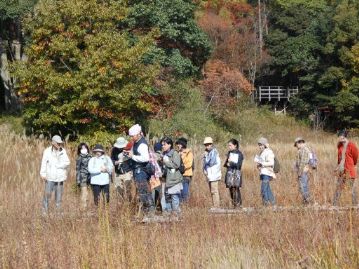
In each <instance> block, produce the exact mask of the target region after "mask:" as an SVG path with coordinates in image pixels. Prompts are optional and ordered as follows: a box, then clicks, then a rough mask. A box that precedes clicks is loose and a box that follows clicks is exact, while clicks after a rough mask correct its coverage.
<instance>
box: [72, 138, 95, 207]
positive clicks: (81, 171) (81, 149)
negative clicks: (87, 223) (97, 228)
mask: <svg viewBox="0 0 359 269" xmlns="http://www.w3.org/2000/svg"><path fill="white" fill-rule="evenodd" d="M77 156H78V157H77V159H76V183H77V185H78V186H79V187H80V191H81V198H80V200H81V209H86V207H87V201H88V186H89V185H90V173H89V170H88V163H89V161H90V159H91V157H92V156H91V155H90V150H89V147H88V145H87V144H86V143H80V144H79V146H78V147H77Z"/></svg>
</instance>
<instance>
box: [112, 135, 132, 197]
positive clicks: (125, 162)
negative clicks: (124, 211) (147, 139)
mask: <svg viewBox="0 0 359 269" xmlns="http://www.w3.org/2000/svg"><path fill="white" fill-rule="evenodd" d="M128 144H129V143H128V141H127V140H126V139H125V138H124V137H119V138H117V140H116V143H115V144H114V145H113V148H112V151H111V160H112V163H113V164H114V166H115V178H114V186H115V189H116V191H117V193H118V195H119V196H120V197H121V198H122V200H123V201H127V202H131V201H132V194H131V185H132V167H131V159H130V158H129V157H128V154H127V153H126V151H125V150H130V149H131V147H132V145H131V146H130V147H129V148H128Z"/></svg>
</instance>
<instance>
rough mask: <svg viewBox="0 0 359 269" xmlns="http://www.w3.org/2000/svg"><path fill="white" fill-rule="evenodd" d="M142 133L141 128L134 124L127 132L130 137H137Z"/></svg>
mask: <svg viewBox="0 0 359 269" xmlns="http://www.w3.org/2000/svg"><path fill="white" fill-rule="evenodd" d="M141 132H142V128H141V126H140V125H139V124H135V125H133V126H132V127H131V128H130V129H129V130H128V134H129V135H130V136H134V135H138V134H140V133H141Z"/></svg>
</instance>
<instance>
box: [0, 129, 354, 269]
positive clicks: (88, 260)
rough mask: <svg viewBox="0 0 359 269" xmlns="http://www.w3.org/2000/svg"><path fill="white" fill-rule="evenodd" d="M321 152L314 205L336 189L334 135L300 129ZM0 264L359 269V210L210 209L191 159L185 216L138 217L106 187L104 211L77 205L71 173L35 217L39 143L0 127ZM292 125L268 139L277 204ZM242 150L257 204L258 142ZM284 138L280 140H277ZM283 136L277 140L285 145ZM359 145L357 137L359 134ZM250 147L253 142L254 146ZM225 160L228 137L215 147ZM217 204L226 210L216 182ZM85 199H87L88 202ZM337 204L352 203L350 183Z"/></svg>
mask: <svg viewBox="0 0 359 269" xmlns="http://www.w3.org/2000/svg"><path fill="white" fill-rule="evenodd" d="M303 132H304V133H302V135H305V136H306V137H308V138H309V140H310V141H311V142H310V143H309V144H310V145H311V146H312V147H314V148H315V150H316V153H317V155H318V157H319V161H320V165H319V169H318V171H317V172H316V173H315V175H313V176H312V180H311V189H312V193H313V195H314V197H315V200H316V202H317V203H319V204H323V205H325V204H328V205H329V204H330V203H331V201H332V196H333V193H334V188H335V178H334V176H333V173H332V172H331V171H333V169H334V167H335V161H336V140H335V137H334V136H329V135H325V134H315V133H310V132H309V131H303ZM0 137H1V139H0V148H1V151H0V201H1V204H0V268H359V248H358V246H359V228H358V227H359V211H343V212H335V211H334V212H333V211H320V212H319V211H315V210H306V211H304V210H303V211H295V212H291V211H284V212H273V211H272V210H267V211H262V212H257V213H253V214H245V213H243V214H237V215H213V214H210V213H209V212H208V208H209V207H210V195H209V191H208V186H207V183H206V182H205V180H204V178H203V176H202V174H201V169H200V166H201V165H200V162H199V156H200V155H201V152H202V148H201V146H200V145H199V144H197V145H196V146H194V147H193V149H194V152H195V154H196V156H197V162H196V171H195V177H194V179H193V182H192V185H191V191H192V193H191V200H190V203H189V205H188V206H186V207H184V208H183V213H184V214H183V215H184V218H183V221H182V222H177V223H162V224H159V223H157V224H138V223H134V222H133V221H131V218H132V216H133V214H134V212H133V210H132V209H131V208H130V207H128V206H124V205H121V204H120V203H119V202H118V200H117V199H116V196H115V195H114V194H113V195H112V197H111V201H110V207H109V209H108V210H104V209H102V210H99V211H96V210H95V209H93V208H91V209H89V210H90V212H94V213H95V214H93V215H88V214H83V213H81V212H80V211H79V207H78V203H79V196H78V193H76V191H75V190H74V188H73V187H72V186H73V184H74V182H75V179H74V158H75V156H74V151H73V150H71V148H69V151H70V152H71V156H72V158H71V160H72V165H71V171H70V176H69V179H68V181H67V182H66V185H65V195H64V201H63V210H64V214H63V216H59V215H55V214H51V215H50V216H49V217H47V218H44V217H42V216H41V199H42V194H43V190H44V186H43V184H44V183H43V182H42V181H41V180H40V178H39V166H40V161H41V156H42V151H43V149H44V147H45V146H46V142H41V141H38V140H35V139H30V138H25V137H21V136H19V135H16V134H13V133H11V132H10V131H9V130H8V129H7V128H6V127H4V126H3V127H0ZM294 138H295V133H294V132H292V131H291V132H288V133H285V134H283V137H280V138H279V139H277V140H276V141H274V142H273V145H272V147H273V149H274V151H275V152H276V153H277V156H278V158H279V160H280V162H281V173H280V176H279V177H278V179H277V180H275V181H273V184H272V187H273V191H274V194H275V196H276V200H277V203H278V205H281V206H289V205H296V206H300V202H301V200H300V196H299V194H298V186H297V182H296V179H295V175H294V173H293V171H292V170H293V169H292V167H293V160H294V158H295V153H296V152H295V149H294V147H293V144H292V140H293V139H294ZM255 139H256V138H253V141H248V142H246V143H247V144H244V145H242V150H243V152H244V155H245V158H246V159H245V163H244V167H243V173H244V185H243V188H242V194H243V200H244V201H243V203H244V206H246V207H247V206H253V207H261V199H260V193H259V192H260V182H259V179H258V173H257V171H256V169H255V166H254V165H253V161H252V160H253V157H254V155H255V153H256V150H257V148H256V146H255V144H254V145H253V142H255ZM279 140H281V143H279ZM283 141H284V142H283ZM357 142H358V141H357ZM251 144H252V145H251ZM218 148H219V149H220V152H221V156H223V158H224V154H225V151H226V149H225V143H223V144H219V145H218ZM220 195H221V203H222V207H224V208H230V201H229V195H228V193H227V190H226V189H225V187H224V184H221V188H220ZM91 202H92V201H91ZM341 202H342V204H350V203H351V200H350V193H349V191H348V190H347V191H346V192H345V193H344V195H343V197H342V201H341Z"/></svg>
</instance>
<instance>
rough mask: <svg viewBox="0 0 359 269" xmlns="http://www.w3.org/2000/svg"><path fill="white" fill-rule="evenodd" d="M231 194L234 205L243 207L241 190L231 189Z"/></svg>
mask: <svg viewBox="0 0 359 269" xmlns="http://www.w3.org/2000/svg"><path fill="white" fill-rule="evenodd" d="M229 193H230V195H231V199H232V203H233V205H234V206H241V205H242V196H241V189H240V188H239V187H231V188H229Z"/></svg>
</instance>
